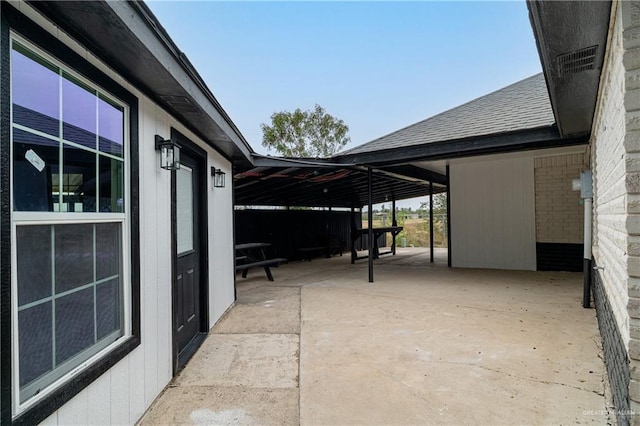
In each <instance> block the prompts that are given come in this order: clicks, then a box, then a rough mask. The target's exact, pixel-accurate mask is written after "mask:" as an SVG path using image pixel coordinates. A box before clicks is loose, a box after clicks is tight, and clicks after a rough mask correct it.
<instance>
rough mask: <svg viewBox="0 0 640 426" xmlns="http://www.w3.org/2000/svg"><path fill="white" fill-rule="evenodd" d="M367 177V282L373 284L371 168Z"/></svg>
mask: <svg viewBox="0 0 640 426" xmlns="http://www.w3.org/2000/svg"><path fill="white" fill-rule="evenodd" d="M367 176H368V185H367V192H368V198H369V200H368V201H367V202H368V208H369V214H368V215H367V225H368V231H369V235H368V239H367V246H368V248H369V282H370V283H372V282H373V205H372V201H371V199H372V198H373V169H372V168H371V167H367Z"/></svg>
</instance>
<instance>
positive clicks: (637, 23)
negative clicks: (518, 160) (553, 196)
mask: <svg viewBox="0 0 640 426" xmlns="http://www.w3.org/2000/svg"><path fill="white" fill-rule="evenodd" d="M619 8H620V10H621V12H622V26H623V36H622V40H623V41H622V44H623V50H624V54H623V59H622V61H623V65H624V68H625V80H624V90H625V94H624V112H625V121H624V124H625V129H626V131H625V135H624V144H623V152H624V154H623V158H624V163H623V165H622V169H623V170H624V190H625V198H624V200H623V203H622V204H623V206H624V209H625V210H626V218H625V223H624V228H623V229H624V230H625V231H626V235H627V238H626V240H625V241H624V245H623V250H624V253H625V256H624V257H623V259H624V260H625V263H626V264H625V267H626V268H625V269H626V272H627V277H626V278H627V280H626V282H625V284H627V289H628V297H629V298H628V306H627V310H628V313H629V317H630V318H631V319H630V321H629V357H630V358H631V367H630V372H631V383H630V384H629V398H630V399H631V409H632V410H634V411H636V412H638V415H636V416H634V417H632V423H634V424H640V2H639V1H624V2H621V3H620V6H619Z"/></svg>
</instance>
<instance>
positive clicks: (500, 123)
mask: <svg viewBox="0 0 640 426" xmlns="http://www.w3.org/2000/svg"><path fill="white" fill-rule="evenodd" d="M554 123H555V119H554V116H553V111H552V109H551V102H550V101H549V95H548V92H547V86H546V83H545V79H544V76H543V75H542V73H540V74H536V75H534V76H532V77H529V78H526V79H524V80H521V81H519V82H517V83H514V84H512V85H510V86H507V87H505V88H502V89H500V90H497V91H495V92H493V93H490V94H488V95H485V96H482V97H479V98H477V99H474V100H472V101H470V102H467V103H466V104H463V105H460V106H458V107H455V108H453V109H450V110H448V111H445V112H442V113H440V114H437V115H434V116H433V117H430V118H427V119H426V120H423V121H419V122H418V123H415V124H412V125H410V126H407V127H405V128H402V129H400V130H397V131H395V132H392V133H389V134H388V135H385V136H382V137H380V138H378V139H374V140H372V141H370V142H367V143H365V144H363V145H360V146H357V147H355V148H352V149H349V150H347V151H344V152H341V153H340V154H338V156H341V155H346V154H360V153H365V152H371V151H378V150H383V149H392V148H404V147H408V146H414V145H422V144H428V143H432V142H443V141H449V140H456V139H463V138H469V137H474V136H487V135H493V134H499V133H506V132H513V131H519V130H527V129H535V128H539V127H546V126H551V125H553V124H554Z"/></svg>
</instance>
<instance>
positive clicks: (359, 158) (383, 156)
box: [333, 126, 589, 167]
mask: <svg viewBox="0 0 640 426" xmlns="http://www.w3.org/2000/svg"><path fill="white" fill-rule="evenodd" d="M588 142H589V138H588V135H578V136H576V137H573V138H567V139H561V138H560V135H559V134H558V129H557V128H556V127H555V126H550V127H543V128H538V129H529V130H525V131H519V132H512V133H501V134H496V135H488V136H479V137H478V136H476V137H470V138H465V139H457V140H451V141H442V142H432V143H426V144H422V145H413V146H405V147H401V148H392V149H385V150H379V151H371V152H362V153H357V154H345V155H337V156H336V157H334V158H333V161H334V162H336V163H341V164H369V165H371V166H373V167H381V166H385V165H387V166H391V165H394V164H403V163H406V162H416V161H424V160H445V159H453V158H464V157H473V156H478V155H488V154H501V153H508V152H520V151H531V150H536V149H545V148H558V147H562V146H574V145H586V144H588Z"/></svg>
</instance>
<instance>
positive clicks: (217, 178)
mask: <svg viewBox="0 0 640 426" xmlns="http://www.w3.org/2000/svg"><path fill="white" fill-rule="evenodd" d="M225 174H226V173H225V172H223V171H222V170H221V169H216V168H215V167H212V168H211V177H213V186H214V188H224V177H225Z"/></svg>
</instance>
